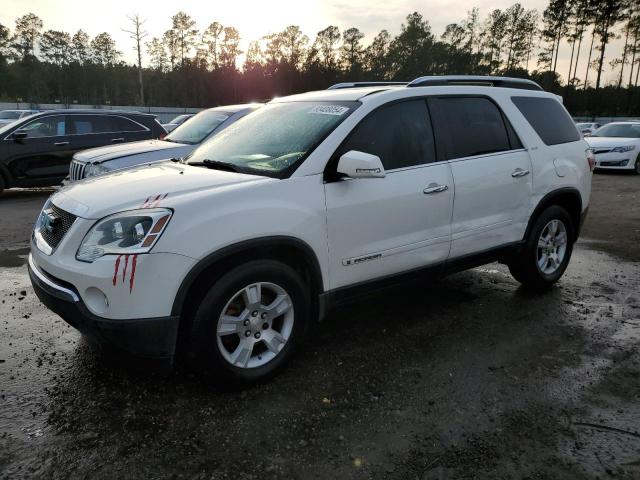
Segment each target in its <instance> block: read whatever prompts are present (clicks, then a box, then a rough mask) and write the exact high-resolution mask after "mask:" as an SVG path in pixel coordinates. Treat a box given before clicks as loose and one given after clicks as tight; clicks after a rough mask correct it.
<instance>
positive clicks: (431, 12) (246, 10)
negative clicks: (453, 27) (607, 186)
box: [0, 0, 622, 81]
mask: <svg viewBox="0 0 640 480" xmlns="http://www.w3.org/2000/svg"><path fill="white" fill-rule="evenodd" d="M513 3H515V0H490V1H489V0H455V1H454V2H452V1H451V0H386V1H383V0H324V1H323V0H266V1H260V0H225V1H220V0H208V1H203V0H200V1H198V0H180V1H178V2H176V1H166V0H133V1H132V0H128V1H126V0H110V1H109V2H103V1H101V2H100V3H98V2H96V1H95V0H2V8H1V9H0V23H1V24H3V25H5V26H8V27H10V28H13V26H14V22H15V19H16V18H18V17H19V16H21V15H24V14H26V13H29V12H33V13H35V14H36V15H38V16H39V17H40V18H42V20H43V22H44V28H45V29H52V30H65V31H68V32H75V31H77V30H78V29H80V28H81V29H83V30H84V31H85V32H87V33H88V34H89V35H91V36H92V37H93V36H95V35H97V34H99V33H101V32H104V31H106V32H109V34H111V36H112V37H114V39H115V41H116V44H117V46H118V49H119V50H120V51H122V52H123V54H124V57H123V58H124V60H125V61H127V62H130V63H133V61H134V52H133V42H132V41H131V39H130V38H129V36H128V34H127V33H125V32H123V31H122V29H129V28H130V25H129V23H128V20H127V15H129V16H130V15H132V14H135V13H138V14H140V17H141V18H143V19H146V23H145V25H144V28H145V30H146V31H147V32H148V33H149V37H154V36H157V37H159V36H161V35H162V33H163V32H164V31H165V30H167V29H169V28H170V27H171V16H172V15H174V14H175V13H177V11H178V10H183V11H185V12H186V13H187V14H189V15H191V16H192V17H193V18H194V19H195V20H196V22H197V27H198V29H199V30H200V31H203V30H204V29H205V28H206V27H207V26H208V25H209V24H210V23H212V22H213V21H218V22H220V23H222V24H223V25H225V26H234V27H236V28H237V29H238V30H239V31H240V35H241V37H242V41H241V48H242V49H243V50H244V51H246V50H247V46H248V44H249V42H250V41H252V40H257V39H259V38H261V37H262V36H264V35H267V34H270V33H275V32H279V31H281V30H283V29H284V28H285V27H286V26H288V25H298V26H300V28H301V29H302V31H303V32H304V33H305V34H306V35H307V36H308V37H309V38H310V40H311V41H313V39H314V38H315V34H316V33H317V32H318V31H319V30H322V29H323V28H325V27H327V26H328V25H337V26H338V27H339V28H340V30H341V31H342V30H344V29H347V28H350V27H357V28H359V29H360V30H361V31H362V32H364V33H365V35H366V36H365V39H364V41H365V43H368V42H369V41H370V40H371V39H372V38H373V37H374V36H375V35H376V34H377V33H378V32H379V31H380V30H382V29H387V30H388V31H389V33H391V34H392V35H394V34H397V33H398V32H399V31H400V25H401V24H402V23H403V21H404V19H405V17H406V16H407V14H409V13H411V12H414V11H417V12H419V13H421V14H422V15H423V16H424V17H425V18H426V19H427V20H428V21H429V23H430V24H431V28H432V31H433V32H434V34H435V35H436V36H438V37H439V36H440V35H441V34H442V33H443V32H444V29H445V26H446V25H447V24H449V23H453V22H459V21H461V20H462V19H463V18H464V17H465V16H466V13H467V11H469V10H471V8H473V7H474V6H477V7H478V8H479V9H480V14H481V18H483V19H484V18H485V16H486V15H487V13H488V12H490V11H491V10H493V9H495V8H500V9H505V8H508V7H509V6H511V5H512V4H513ZM521 3H522V4H523V6H524V7H525V8H527V9H532V8H535V9H537V10H538V11H539V12H540V13H542V10H544V8H545V7H546V6H547V5H548V0H527V1H521ZM105 5H108V8H105ZM588 41H590V38H587V39H586V45H585V41H583V50H582V52H586V50H587V49H588V47H589V45H588ZM621 50H622V41H621V40H616V41H614V42H613V43H612V44H611V45H610V46H608V47H607V51H606V58H605V62H606V61H607V59H610V58H614V57H616V56H619V55H620V52H621ZM582 52H581V58H582V61H581V62H580V64H579V66H578V76H579V77H584V72H585V70H586V57H587V55H586V53H585V54H583V53H582ZM570 53H571V52H570V46H568V45H567V44H566V43H563V44H562V45H561V47H560V53H559V58H558V71H559V73H560V74H561V75H562V76H563V78H566V75H567V70H568V68H569V57H570ZM607 67H608V64H607ZM589 75H590V77H591V78H593V79H595V76H594V73H590V74H589ZM615 78H617V77H616V75H615V73H612V72H611V71H610V69H609V68H607V72H606V73H605V75H604V80H605V81H609V80H613V79H615Z"/></svg>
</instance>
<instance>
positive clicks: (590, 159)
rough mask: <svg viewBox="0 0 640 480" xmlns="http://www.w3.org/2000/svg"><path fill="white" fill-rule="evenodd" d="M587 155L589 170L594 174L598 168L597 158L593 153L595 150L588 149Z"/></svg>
mask: <svg viewBox="0 0 640 480" xmlns="http://www.w3.org/2000/svg"><path fill="white" fill-rule="evenodd" d="M586 154H587V163H588V164H589V170H591V171H592V172H593V169H594V168H595V167H596V156H595V154H594V153H593V150H591V149H590V148H587V150H586Z"/></svg>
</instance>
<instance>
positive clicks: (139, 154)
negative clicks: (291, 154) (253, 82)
mask: <svg viewBox="0 0 640 480" xmlns="http://www.w3.org/2000/svg"><path fill="white" fill-rule="evenodd" d="M259 107H260V104H257V103H251V104H243V105H229V106H225V107H216V108H209V109H208V110H203V111H202V112H200V113H198V114H197V115H195V116H194V117H193V118H191V119H190V120H189V121H188V122H184V123H183V124H182V125H180V126H179V127H178V128H176V129H175V130H174V131H173V132H171V133H170V134H169V135H167V136H166V137H165V138H164V139H163V140H145V141H142V142H132V143H127V144H122V145H109V146H106V147H100V148H92V149H89V150H84V151H82V152H78V153H76V154H75V155H74V156H73V160H72V162H71V165H70V167H69V178H68V180H67V181H66V182H65V183H68V182H74V181H77V180H82V179H83V178H87V177H92V176H95V175H101V174H104V173H109V172H112V171H115V170H122V169H125V168H131V167H135V166H137V165H142V164H147V163H154V162H160V161H163V160H169V159H172V158H182V157H184V156H185V155H187V154H189V153H191V151H192V150H194V149H195V148H196V147H198V145H200V144H201V143H203V142H205V141H207V140H208V139H210V138H211V137H213V136H214V135H217V134H218V133H220V132H221V131H222V130H224V129H225V128H227V127H228V126H229V125H231V124H232V123H234V122H236V121H237V120H239V119H240V118H242V117H244V116H245V115H247V114H249V113H251V112H253V111H254V110H255V109H257V108H259Z"/></svg>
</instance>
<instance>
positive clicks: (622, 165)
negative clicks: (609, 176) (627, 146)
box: [595, 150, 636, 170]
mask: <svg viewBox="0 0 640 480" xmlns="http://www.w3.org/2000/svg"><path fill="white" fill-rule="evenodd" d="M635 154H636V153H635V151H634V150H632V151H630V152H624V153H602V154H600V155H596V156H595V157H596V164H595V168H596V169H597V170H601V169H602V170H633V169H634V168H635V162H634V155H635Z"/></svg>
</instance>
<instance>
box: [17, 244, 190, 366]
mask: <svg viewBox="0 0 640 480" xmlns="http://www.w3.org/2000/svg"><path fill="white" fill-rule="evenodd" d="M29 277H30V278H31V284H32V285H33V289H34V290H35V292H36V295H37V296H38V298H39V299H40V301H41V302H42V303H43V304H44V305H45V306H46V307H47V308H49V309H50V310H51V311H53V312H54V313H56V314H57V315H59V316H60V317H62V319H63V320H64V321H65V322H67V323H68V324H69V325H71V326H72V327H74V328H76V329H78V330H79V331H80V332H82V333H84V334H86V335H88V336H90V337H93V338H95V339H97V340H98V341H99V342H101V343H103V344H105V345H107V346H110V347H113V348H116V349H118V350H122V351H125V352H127V353H129V354H132V355H135V356H139V357H145V358H164V359H169V360H170V359H172V358H173V355H174V353H175V347H176V339H177V335H178V323H179V317H177V316H170V317H157V318H141V319H126V320H111V319H106V318H102V317H98V316H96V315H94V314H92V313H91V312H90V311H89V310H88V309H87V307H86V306H85V304H84V303H83V302H82V299H81V298H80V295H79V294H78V292H77V291H76V290H75V288H74V287H73V286H72V285H70V284H66V283H65V282H62V281H60V280H58V279H55V278H53V277H51V276H50V275H48V274H47V273H45V272H43V271H42V270H41V269H39V268H38V266H37V265H36V264H35V263H34V261H33V258H32V257H31V255H29Z"/></svg>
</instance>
